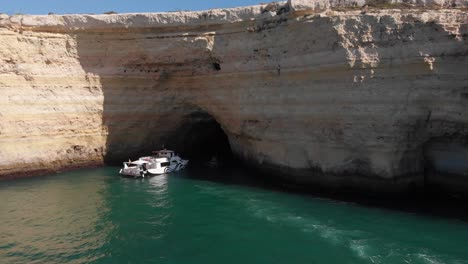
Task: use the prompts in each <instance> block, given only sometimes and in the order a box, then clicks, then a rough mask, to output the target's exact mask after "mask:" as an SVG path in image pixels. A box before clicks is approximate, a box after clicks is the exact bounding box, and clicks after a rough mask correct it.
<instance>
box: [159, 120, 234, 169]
mask: <svg viewBox="0 0 468 264" xmlns="http://www.w3.org/2000/svg"><path fill="white" fill-rule="evenodd" d="M166 147H168V148H172V149H174V150H175V151H177V153H179V154H180V155H181V157H182V158H184V159H188V160H190V163H189V164H190V167H200V166H208V165H211V166H213V165H214V166H223V165H228V164H230V163H231V162H232V160H233V155H232V152H231V147H230V145H229V140H228V137H227V135H226V134H225V133H224V131H223V129H222V127H221V125H220V124H219V123H218V122H217V121H216V120H215V119H214V118H213V117H212V116H211V115H209V114H208V113H206V112H202V111H197V112H193V113H191V114H190V115H188V116H187V117H186V118H185V119H184V120H183V121H182V124H181V125H180V126H179V127H178V128H177V129H176V131H174V132H173V133H171V134H170V136H169V137H168V138H167V140H166Z"/></svg>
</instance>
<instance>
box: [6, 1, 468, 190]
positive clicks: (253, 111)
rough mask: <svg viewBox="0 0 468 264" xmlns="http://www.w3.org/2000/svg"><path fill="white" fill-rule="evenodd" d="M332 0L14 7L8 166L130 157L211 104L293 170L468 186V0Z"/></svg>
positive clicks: (339, 184)
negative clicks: (52, 9) (184, 8)
mask: <svg viewBox="0 0 468 264" xmlns="http://www.w3.org/2000/svg"><path fill="white" fill-rule="evenodd" d="M320 3H322V2H319V1H294V0H292V1H289V2H287V3H286V2H284V3H279V4H270V5H263V6H252V7H242V8H234V9H216V10H209V11H202V12H173V13H154V14H117V15H63V16H58V15H49V16H11V17H9V16H5V15H3V16H0V40H1V41H0V89H1V96H0V106H1V108H0V175H4V176H16V175H23V174H32V173H36V172H38V171H56V170H61V169H66V168H74V167H81V166H90V165H99V164H102V163H103V162H104V160H105V159H106V160H108V161H119V160H121V159H124V160H126V159H127V158H129V157H135V155H138V154H140V153H143V152H145V151H149V150H151V149H153V148H158V147H160V146H161V145H162V144H164V142H167V141H168V140H170V138H171V135H172V134H173V133H175V132H176V131H177V129H178V128H180V127H181V126H182V125H183V124H184V122H185V120H187V118H189V117H190V116H191V115H193V114H194V113H207V114H208V115H211V116H212V117H213V118H214V119H215V120H216V121H217V122H218V123H219V124H220V125H221V127H222V129H223V131H224V132H225V133H226V135H227V136H228V139H229V143H230V146H231V149H232V151H233V152H234V154H235V155H237V156H238V157H240V158H241V159H243V160H244V161H246V162H248V163H250V164H252V165H254V166H257V167H261V168H264V169H265V170H266V171H269V172H272V175H274V174H275V175H276V174H278V175H282V177H283V178H284V179H285V180H287V181H290V182H294V183H299V184H311V185H313V186H320V187H326V188H327V189H350V190H363V191H405V190H408V189H412V188H414V187H417V186H422V185H424V184H428V183H437V184H439V185H446V186H448V187H457V188H460V186H467V187H462V189H463V188H468V172H467V166H466V165H465V164H467V163H468V154H467V153H468V142H467V141H468V43H467V41H468V14H467V11H466V7H464V6H466V1H465V2H464V1H458V2H456V3H455V4H453V5H452V6H456V8H451V9H437V10H435V9H430V8H422V7H420V6H414V9H375V8H372V6H371V7H368V6H364V4H366V3H365V2H364V1H362V2H359V1H357V2H356V4H350V5H333V3H332V2H330V3H332V4H330V3H328V2H327V4H326V5H321V4H320ZM424 3H425V2H424ZM446 5H447V4H445V2H443V3H442V4H439V6H442V7H444V6H446ZM348 6H350V7H349V8H347V7H348ZM361 6H363V7H361ZM334 7H337V8H334ZM452 163H453V164H455V165H456V166H455V165H454V166H452V165H450V164H452ZM447 164H449V165H447Z"/></svg>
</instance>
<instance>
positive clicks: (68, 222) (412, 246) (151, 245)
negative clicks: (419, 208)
mask: <svg viewBox="0 0 468 264" xmlns="http://www.w3.org/2000/svg"><path fill="white" fill-rule="evenodd" d="M117 170H118V168H116V167H106V168H100V169H92V170H81V171H75V172H67V173H62V174H59V175H51V176H46V177H36V178H32V179H21V180H14V181H2V182H0V263H2V264H3V263H177V264H186V263H200V264H209V263H236V264H240V263H281V264H287V263H324V264H328V263H337V264H346V263H468V223H467V222H463V221H460V220H456V219H448V218H436V217H430V216H424V215H418V214H414V213H407V212H400V211H393V210H387V209H379V208H370V207H363V206H359V205H356V204H353V203H346V202H338V201H333V200H330V199H323V198H316V197H313V196H310V195H300V194H292V193H284V192H279V191H275V190H271V189H265V188H259V187H256V186H252V185H249V184H237V183H233V182H230V181H208V180H200V179H196V178H193V177H191V175H189V174H190V172H181V173H178V174H172V175H169V176H157V177H153V178H150V179H144V180H135V179H131V178H122V177H120V176H119V175H118V174H117ZM216 173H219V174H222V173H223V172H222V171H220V172H216Z"/></svg>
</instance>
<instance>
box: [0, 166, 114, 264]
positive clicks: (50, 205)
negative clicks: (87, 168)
mask: <svg viewBox="0 0 468 264" xmlns="http://www.w3.org/2000/svg"><path fill="white" fill-rule="evenodd" d="M69 177H73V173H72V175H69ZM105 188H106V184H105V178H103V177H99V176H98V177H94V178H93V180H92V181H82V180H74V179H72V178H63V177H48V178H45V179H41V180H39V179H37V180H36V179H34V180H22V181H18V182H15V183H13V182H2V183H0V201H1V202H0V223H1V227H0V230H1V232H0V247H1V251H0V256H1V259H2V260H3V261H4V262H3V263H34V262H35V261H34V260H36V261H37V262H38V263H43V262H44V261H52V262H57V261H58V262H60V260H61V259H62V258H63V257H66V258H68V259H73V258H76V259H80V261H92V260H94V259H97V258H99V257H101V255H102V254H101V253H100V252H98V251H97V250H96V249H98V248H100V247H102V245H103V244H105V242H106V237H107V235H108V234H109V233H110V232H111V229H112V223H106V222H103V221H102V219H104V218H105V216H106V214H107V213H108V212H109V208H107V207H106V206H105V202H104V197H103V196H104V193H105ZM83 190H86V191H83ZM24 252H28V254H27V255H26V256H25V255H24ZM93 252H94V253H93ZM90 253H91V254H90ZM31 256H34V258H32V259H31Z"/></svg>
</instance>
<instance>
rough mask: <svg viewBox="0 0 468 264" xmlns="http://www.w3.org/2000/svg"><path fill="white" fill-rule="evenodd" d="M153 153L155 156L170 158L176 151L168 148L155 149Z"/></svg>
mask: <svg viewBox="0 0 468 264" xmlns="http://www.w3.org/2000/svg"><path fill="white" fill-rule="evenodd" d="M153 154H155V156H156V157H158V158H168V159H170V158H172V157H174V156H175V153H174V151H172V150H167V149H163V150H158V151H153Z"/></svg>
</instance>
